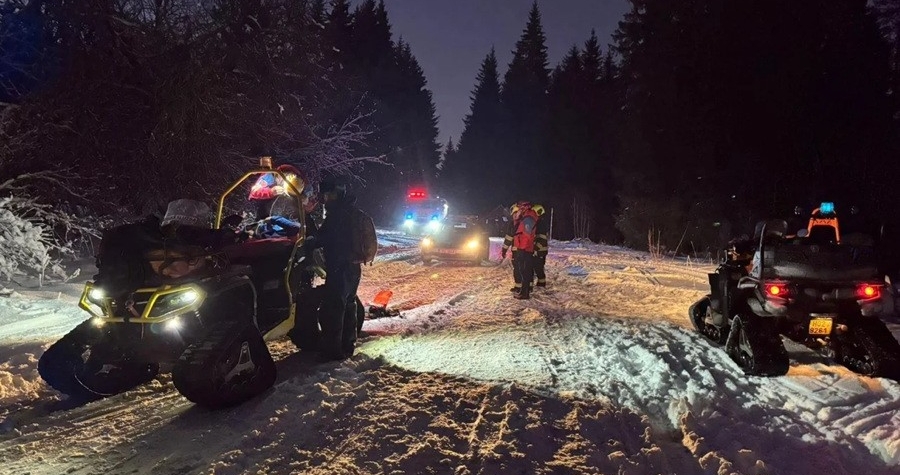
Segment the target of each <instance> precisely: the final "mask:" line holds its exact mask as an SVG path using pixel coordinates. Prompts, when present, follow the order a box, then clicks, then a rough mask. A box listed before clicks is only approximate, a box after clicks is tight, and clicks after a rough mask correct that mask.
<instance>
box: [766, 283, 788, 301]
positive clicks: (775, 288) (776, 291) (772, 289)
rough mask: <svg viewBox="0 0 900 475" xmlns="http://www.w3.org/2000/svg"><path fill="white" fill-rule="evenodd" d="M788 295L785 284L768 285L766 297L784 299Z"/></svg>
mask: <svg viewBox="0 0 900 475" xmlns="http://www.w3.org/2000/svg"><path fill="white" fill-rule="evenodd" d="M787 294H788V290H787V287H785V285H784V284H773V283H767V284H766V295H767V296H771V297H780V298H784V297H787Z"/></svg>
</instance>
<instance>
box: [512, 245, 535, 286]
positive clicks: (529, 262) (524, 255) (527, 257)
mask: <svg viewBox="0 0 900 475" xmlns="http://www.w3.org/2000/svg"><path fill="white" fill-rule="evenodd" d="M513 269H514V270H515V271H516V274H518V278H517V281H518V282H521V283H522V293H523V294H528V293H529V292H530V291H531V282H532V280H533V279H534V256H532V255H531V253H530V252H525V251H516V255H515V257H513Z"/></svg>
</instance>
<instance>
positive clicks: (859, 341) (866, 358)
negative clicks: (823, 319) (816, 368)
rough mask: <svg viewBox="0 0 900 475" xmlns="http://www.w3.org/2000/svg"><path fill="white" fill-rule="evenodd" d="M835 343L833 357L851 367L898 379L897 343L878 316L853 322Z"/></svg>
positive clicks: (899, 356) (854, 370)
mask: <svg viewBox="0 0 900 475" xmlns="http://www.w3.org/2000/svg"><path fill="white" fill-rule="evenodd" d="M836 343H837V345H836V348H835V350H836V351H835V353H836V355H835V356H836V358H835V360H836V361H837V362H838V363H840V364H842V365H844V366H846V367H847V368H848V369H850V370H851V371H853V372H855V373H859V374H862V375H865V376H876V377H885V378H891V379H900V343H898V342H897V339H896V338H894V335H892V334H891V332H890V330H888V329H887V327H886V326H885V324H884V322H882V321H881V320H879V319H878V318H876V317H870V318H865V319H864V320H861V321H859V322H857V323H856V324H854V325H853V326H851V327H850V330H849V332H848V333H847V334H846V335H843V336H841V337H840V338H839V339H837V340H836Z"/></svg>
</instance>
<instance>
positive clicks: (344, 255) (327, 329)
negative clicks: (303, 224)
mask: <svg viewBox="0 0 900 475" xmlns="http://www.w3.org/2000/svg"><path fill="white" fill-rule="evenodd" d="M319 191H320V193H321V194H322V197H323V202H324V205H325V221H324V222H323V223H322V227H321V228H319V231H318V235H317V236H316V238H315V247H322V248H323V254H324V257H325V265H326V267H327V269H328V272H327V275H326V277H325V285H324V287H325V288H324V294H325V295H324V298H323V301H322V307H321V310H320V317H319V318H320V321H319V323H320V325H321V326H322V336H321V340H320V346H319V349H320V350H321V353H320V358H321V359H323V360H325V361H333V360H342V359H346V358H349V357H351V356H353V351H354V346H355V345H356V301H357V299H356V292H357V290H358V288H359V280H360V276H361V268H360V262H359V261H358V260H357V258H356V257H355V256H354V240H355V239H356V238H355V237H354V236H353V233H354V232H355V230H354V225H353V215H354V213H356V212H359V211H358V210H357V209H356V206H355V201H356V200H355V199H353V198H352V197H350V196H347V189H346V186H344V185H338V184H336V183H334V182H330V181H323V182H322V183H321V185H320V187H319Z"/></svg>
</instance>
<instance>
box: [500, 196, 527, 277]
mask: <svg viewBox="0 0 900 475" xmlns="http://www.w3.org/2000/svg"><path fill="white" fill-rule="evenodd" d="M509 215H510V221H509V225H507V226H506V236H504V237H503V249H501V250H500V257H501V258H503V259H506V254H507V252H509V251H510V250H512V255H511V257H510V259H511V260H512V263H513V282H514V285H513V287H512V288H511V289H509V290H510V291H511V292H516V293H519V292H521V291H522V279H521V278H520V276H519V273H518V272H517V271H516V256H517V255H518V251H517V250H516V248H515V247H513V236H514V235H515V234H516V219H517V218H518V215H519V204H518V203H515V204H513V205H512V206H510V207H509Z"/></svg>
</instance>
